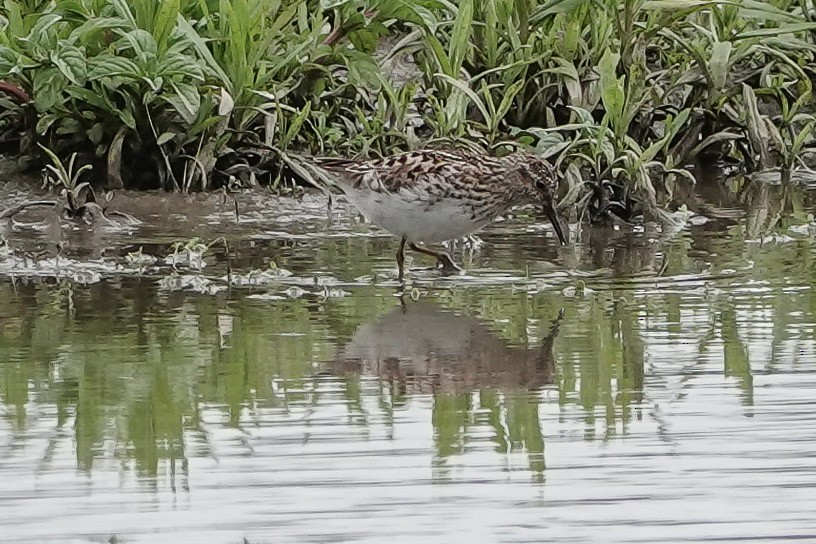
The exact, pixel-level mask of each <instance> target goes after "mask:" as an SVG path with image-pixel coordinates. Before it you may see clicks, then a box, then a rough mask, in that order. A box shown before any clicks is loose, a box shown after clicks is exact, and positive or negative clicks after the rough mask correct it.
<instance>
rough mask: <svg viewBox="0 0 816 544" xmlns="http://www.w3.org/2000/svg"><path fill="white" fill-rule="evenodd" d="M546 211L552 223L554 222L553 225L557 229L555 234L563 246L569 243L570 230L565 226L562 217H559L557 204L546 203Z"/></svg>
mask: <svg viewBox="0 0 816 544" xmlns="http://www.w3.org/2000/svg"><path fill="white" fill-rule="evenodd" d="M544 213H546V214H547V217H548V218H549V219H550V223H552V226H553V228H554V229H555V234H557V235H558V241H559V242H561V245H562V246H565V245H567V244H568V243H569V230H567V229H566V228H564V224H563V223H562V222H561V218H560V217H558V212H557V211H556V210H555V204H554V203H552V202H550V203H548V204H545V205H544Z"/></svg>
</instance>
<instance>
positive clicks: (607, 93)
mask: <svg viewBox="0 0 816 544" xmlns="http://www.w3.org/2000/svg"><path fill="white" fill-rule="evenodd" d="M619 61H620V55H619V54H618V53H613V52H612V51H611V50H609V49H607V50H606V52H605V53H604V54H603V56H602V57H601V61H600V62H599V63H598V73H599V75H600V76H601V78H600V85H601V101H602V102H603V105H604V109H605V110H606V113H607V114H608V115H609V120H610V122H611V124H612V127H613V128H615V130H616V132H617V130H618V129H619V128H620V127H619V124H620V123H621V120H622V118H623V108H624V103H625V94H624V88H623V85H624V84H623V77H621V78H618V77H617V68H618V62H619Z"/></svg>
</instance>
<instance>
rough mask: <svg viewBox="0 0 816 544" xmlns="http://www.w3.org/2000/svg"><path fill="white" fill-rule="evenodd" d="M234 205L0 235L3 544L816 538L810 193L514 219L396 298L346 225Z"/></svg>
mask: <svg viewBox="0 0 816 544" xmlns="http://www.w3.org/2000/svg"><path fill="white" fill-rule="evenodd" d="M4 190H5V191H6V192H7V194H6V195H5V196H6V198H7V199H8V198H9V196H8V195H9V191H10V189H9V188H8V187H6V188H5V189H4ZM746 194H747V196H746ZM219 198H220V197H216V196H206V197H205V196H197V197H181V196H166V195H158V196H157V195H123V196H119V197H117V199H119V200H118V202H120V203H122V204H121V205H122V206H123V208H126V209H128V211H131V212H132V213H134V214H135V215H137V216H140V217H141V218H143V219H145V224H143V225H140V226H137V227H134V228H130V229H119V230H117V229H107V230H106V229H91V228H85V227H72V226H70V225H60V224H59V222H58V221H57V222H56V223H55V222H54V219H53V218H51V219H49V218H48V217H44V216H42V215H37V213H36V212H32V213H31V214H26V216H20V217H18V218H16V220H15V221H14V222H10V223H9V224H7V225H4V226H3V227H2V228H3V229H4V231H3V232H4V237H5V239H6V240H7V241H8V243H7V245H4V246H3V247H2V248H0V273H2V280H0V541H2V542H15V543H16V542H107V541H111V539H113V540H112V541H115V542H145V543H154V542H214V543H215V542H218V543H220V542H235V543H238V542H242V541H243V540H242V539H246V540H247V541H248V542H250V543H253V544H254V543H259V542H270V543H271V542H341V541H342V542H372V543H375V542H376V543H379V542H383V541H388V542H415V541H418V540H423V541H434V542H450V541H451V540H452V539H454V540H455V541H460V540H461V541H468V540H469V541H473V542H559V543H561V542H644V543H646V542H648V543H656V542H726V541H728V542H743V541H746V542H748V541H771V542H785V541H793V540H800V541H801V540H803V541H811V540H812V541H816V520H814V516H813V514H812V504H813V500H814V499H816V491H814V488H815V486H816V470H814V464H816V454H815V453H814V452H816V423H815V422H816V420H815V419H814V417H813V414H814V412H816V397H815V396H814V394H813V391H814V390H816V341H815V338H814V327H815V326H816V296H814V294H813V289H812V287H813V283H814V277H816V276H815V275H814V265H815V263H816V261H815V260H814V245H813V231H814V229H813V228H812V225H811V224H810V223H809V221H810V220H812V219H810V218H809V217H808V215H807V214H808V210H810V209H811V208H810V204H809V199H808V197H807V195H805V194H798V195H791V194H790V193H787V192H785V191H783V189H782V188H780V187H764V186H763V187H758V188H755V189H751V190H750V191H748V192H747V193H745V192H740V193H737V191H736V190H733V191H732V190H731V189H729V188H728V187H727V186H719V185H717V186H709V187H702V188H700V189H699V190H698V194H697V196H696V197H695V198H696V199H693V200H692V201H691V203H692V205H691V206H690V208H692V209H694V211H697V212H698V213H701V214H702V215H703V216H705V217H706V218H707V219H708V221H707V222H705V221H702V220H701V221H696V222H693V224H691V225H689V226H687V227H686V228H684V229H680V230H677V231H676V232H672V233H669V232H665V231H664V232H661V230H660V229H658V228H655V227H654V226H649V225H647V226H646V227H645V228H639V229H636V230H635V231H629V230H626V229H624V230H613V229H594V230H592V231H585V232H582V233H581V236H580V242H579V243H578V244H576V245H573V246H570V247H567V248H560V247H558V246H557V245H556V244H555V242H554V238H553V235H552V231H551V230H550V229H549V227H547V226H546V221H545V220H543V218H541V217H538V216H536V215H534V214H532V213H529V212H526V211H522V212H519V213H518V214H516V215H515V216H514V217H510V218H508V219H507V220H506V221H503V222H500V223H497V224H495V225H493V226H492V227H490V228H488V229H487V230H486V231H485V232H484V233H483V234H482V236H481V238H482V240H483V241H484V245H483V246H481V247H480V248H478V249H476V250H473V251H468V250H465V249H462V248H459V249H457V250H456V258H457V259H458V260H459V261H460V262H463V263H464V264H465V267H466V269H467V273H466V274H465V275H464V276H461V277H454V278H444V277H441V276H440V275H439V274H438V273H437V272H435V271H433V270H429V269H427V267H428V266H430V264H431V263H430V262H428V261H426V260H424V258H423V257H422V256H414V257H415V258H414V261H413V262H412V263H411V271H410V274H409V279H410V282H411V285H410V286H409V288H408V289H407V290H406V292H405V293H404V296H402V297H399V296H397V295H398V294H399V292H398V289H397V288H396V283H395V282H394V281H393V278H394V276H395V274H396V270H395V268H396V267H395V264H394V261H393V252H394V250H395V249H396V243H395V241H394V240H393V239H391V238H390V237H388V236H387V235H386V234H384V233H382V232H381V231H379V230H377V229H374V228H371V227H370V226H368V225H365V224H362V223H360V222H359V221H358V220H357V218H355V216H354V214H352V213H349V211H348V210H346V209H343V208H342V207H340V208H338V209H336V210H335V212H334V217H333V218H332V226H331V227H329V225H328V218H327V214H326V210H325V207H324V205H323V204H324V203H322V202H321V201H320V200H319V199H316V198H314V197H306V198H305V199H303V200H302V201H301V202H296V201H293V200H292V201H290V200H286V201H280V202H274V201H271V200H270V199H269V197H267V196H264V195H263V194H257V193H256V194H252V195H243V196H241V197H240V199H239V204H240V206H239V217H238V218H237V219H236V217H235V213H234V205H233V203H232V201H231V200H230V201H227V202H222V201H221V200H219ZM117 199H115V200H114V204H116V203H117ZM757 204H762V206H758V205H757ZM762 210H768V211H767V212H764V211H762ZM193 236H199V237H201V238H202V240H203V241H204V242H205V243H209V242H212V241H214V240H215V239H216V238H218V237H219V236H225V237H226V238H227V240H228V242H229V244H227V245H224V244H223V243H221V242H219V243H216V244H214V245H212V247H211V248H210V249H209V250H208V251H207V252H205V253H204V254H203V256H202V260H203V263H204V264H206V266H204V267H203V268H202V269H201V270H197V269H196V268H197V267H196V266H193V267H192V268H191V267H189V266H185V265H184V263H183V262H182V263H181V264H179V265H177V269H178V270H177V271H176V272H173V270H172V267H171V266H169V265H165V264H164V258H165V257H166V256H167V255H169V254H172V253H174V252H176V253H178V251H180V249H179V247H180V246H176V247H175V248H174V247H173V246H172V243H173V242H175V241H182V242H183V241H187V240H189V238H191V237H193ZM140 247H141V255H153V256H156V257H158V258H159V261H157V263H154V264H150V265H148V264H145V265H139V264H135V263H137V260H136V257H134V256H133V255H134V254H136V253H137V252H138V251H139V248H140ZM227 247H229V251H227ZM3 248H5V249H3ZM129 253H130V254H131V256H130V257H129V258H128V254H129ZM228 263H229V264H228ZM270 263H274V265H273V266H272V267H270ZM4 266H5V268H4ZM82 266H85V268H82ZM423 267H425V268H423ZM562 309H563V313H564V317H563V320H561V321H558V315H559V312H560V311H561V310H562Z"/></svg>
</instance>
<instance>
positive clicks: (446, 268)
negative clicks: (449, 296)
mask: <svg viewBox="0 0 816 544" xmlns="http://www.w3.org/2000/svg"><path fill="white" fill-rule="evenodd" d="M436 259H437V260H436V266H437V267H438V268H439V269H441V270H442V272H443V273H444V274H448V275H453V274H459V273H461V272H462V269H461V268H460V267H458V266H457V265H456V263H455V262H453V259H452V258H451V256H450V255H448V254H447V253H439V255H437V257H436Z"/></svg>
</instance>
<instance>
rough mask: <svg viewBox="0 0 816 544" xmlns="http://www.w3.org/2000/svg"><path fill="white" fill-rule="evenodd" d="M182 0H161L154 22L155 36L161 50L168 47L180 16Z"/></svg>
mask: <svg viewBox="0 0 816 544" xmlns="http://www.w3.org/2000/svg"><path fill="white" fill-rule="evenodd" d="M179 8H180V0H161V2H160V3H159V9H158V10H157V11H156V18H155V20H154V23H153V37H154V39H155V41H156V46H157V48H158V50H159V51H164V50H166V49H167V43H168V42H169V41H170V35H171V34H172V33H173V29H174V28H175V26H176V19H177V18H178V16H179Z"/></svg>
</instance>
